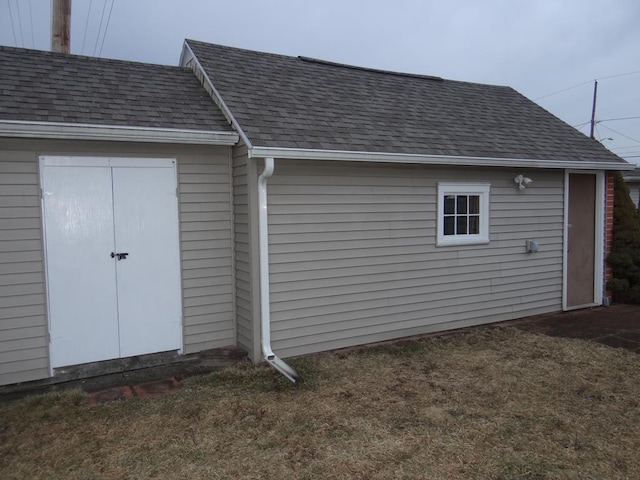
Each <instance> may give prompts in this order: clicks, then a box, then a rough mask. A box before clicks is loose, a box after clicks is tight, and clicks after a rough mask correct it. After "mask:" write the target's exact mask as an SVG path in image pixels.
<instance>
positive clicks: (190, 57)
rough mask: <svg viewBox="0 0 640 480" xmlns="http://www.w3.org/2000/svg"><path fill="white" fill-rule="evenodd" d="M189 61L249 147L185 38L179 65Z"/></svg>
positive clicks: (242, 131) (248, 141) (246, 137)
mask: <svg viewBox="0 0 640 480" xmlns="http://www.w3.org/2000/svg"><path fill="white" fill-rule="evenodd" d="M190 61H193V62H194V64H195V67H196V69H197V71H198V72H199V73H200V74H201V75H202V79H201V81H202V82H203V87H204V89H205V90H206V91H207V93H209V96H210V97H211V99H212V100H213V101H214V102H215V104H216V105H217V106H218V107H219V108H220V110H221V111H222V114H223V115H224V116H225V118H226V119H227V121H228V122H229V123H230V124H231V126H232V127H233V128H234V129H235V130H236V131H237V132H238V133H239V135H240V138H241V139H242V141H243V142H244V143H245V145H247V146H248V147H251V141H250V140H249V137H248V136H247V135H246V133H245V132H244V130H243V129H242V127H241V126H240V124H239V123H238V121H237V120H236V117H235V116H234V115H233V112H231V109H230V108H229V106H228V105H227V103H226V102H225V101H224V98H222V95H221V94H220V92H219V91H218V89H217V88H216V87H215V86H214V84H213V80H211V77H209V74H208V73H207V71H206V70H205V68H204V67H203V66H202V64H201V63H200V60H199V59H198V57H197V56H196V54H195V53H194V51H193V50H192V49H191V46H190V45H189V42H188V41H187V40H185V41H184V44H183V45H182V53H180V66H181V67H187V66H188V64H189V62H190ZM194 74H196V77H197V76H198V75H197V73H196V72H194ZM199 80H200V79H199Z"/></svg>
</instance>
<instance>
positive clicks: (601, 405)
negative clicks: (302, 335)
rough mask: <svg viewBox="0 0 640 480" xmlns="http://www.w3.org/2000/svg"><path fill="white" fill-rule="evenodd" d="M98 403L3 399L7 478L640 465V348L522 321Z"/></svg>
mask: <svg viewBox="0 0 640 480" xmlns="http://www.w3.org/2000/svg"><path fill="white" fill-rule="evenodd" d="M291 363H292V365H294V366H295V367H296V368H298V369H299V371H300V372H301V373H302V374H303V375H304V376H305V377H306V379H307V383H305V384H304V385H302V386H300V387H295V386H293V385H291V384H289V383H288V382H287V380H285V379H283V378H281V377H280V375H278V374H277V373H275V372H273V371H272V370H270V369H268V368H265V367H244V368H235V369H230V370H225V371H222V372H219V373H217V374H213V375H210V376H206V377H196V378H192V379H190V380H188V381H187V382H185V385H184V388H183V389H182V390H181V391H180V392H179V393H176V394H174V395H167V396H164V397H160V398H153V399H133V400H129V401H126V402H116V403H111V404H103V405H98V406H88V405H87V403H86V399H85V397H84V395H83V394H81V393H80V392H67V393H64V394H55V395H44V396H38V397H31V398H27V399H24V400H21V401H18V402H11V403H6V404H1V405H0V478H2V479H3V480H8V479H13V478H20V479H22V478H25V479H30V480H33V479H39V478H47V479H50V478H82V479H93V478H108V479H120V478H135V479H147V478H162V479H164V478H167V479H218V478H225V479H226V478H253V479H271V478H273V479H295V478H301V479H302V478H318V479H325V478H336V479H338V478H363V479H364V478H366V479H376V478H379V479H387V478H407V479H411V478H425V479H438V480H442V479H543V478H544V479H547V478H554V479H555V478H557V479H581V480H584V479H623V478H624V479H638V478H640V356H638V355H636V354H634V353H631V352H627V351H625V350H619V349H611V348H608V347H605V346H601V345H597V344H594V343H589V342H585V341H581V340H570V339H562V338H551V337H546V336H542V335H535V334H531V333H525V332H522V331H519V330H517V329H515V328H512V327H502V328H488V327H487V328H479V329H473V330H469V331H466V332H463V333H456V334H452V335H447V336H443V337H439V338H428V339H424V340H421V341H418V342H414V343H409V344H405V345H403V346H381V347H377V348H373V349H368V350H364V351H360V352H356V353H351V354H322V355H316V356H311V357H306V358H301V359H297V360H292V361H291Z"/></svg>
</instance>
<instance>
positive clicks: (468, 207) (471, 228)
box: [443, 195, 480, 236]
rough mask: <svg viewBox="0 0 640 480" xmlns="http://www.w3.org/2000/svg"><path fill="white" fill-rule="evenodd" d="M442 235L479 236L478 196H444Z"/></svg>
mask: <svg viewBox="0 0 640 480" xmlns="http://www.w3.org/2000/svg"><path fill="white" fill-rule="evenodd" d="M443 200H444V235H447V236H450V235H479V234H480V195H444V197H443Z"/></svg>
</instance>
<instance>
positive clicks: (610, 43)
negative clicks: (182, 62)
mask: <svg viewBox="0 0 640 480" xmlns="http://www.w3.org/2000/svg"><path fill="white" fill-rule="evenodd" d="M72 6H73V8H72V29H71V39H72V40H71V50H72V53H77V54H81V53H83V54H85V55H96V56H97V55H100V56H102V57H109V58H119V59H125V60H136V61H142V62H154V63H165V64H169V65H176V64H177V62H178V58H179V55H180V51H181V48H182V43H183V40H184V39H185V38H193V39H196V40H202V41H206V42H211V43H220V44H223V45H230V46H236V47H242V48H248V49H253V50H261V51H268V52H274V53H282V54H286V55H305V56H308V57H316V58H321V59H325V60H333V61H336V62H342V63H349V64H355V65H361V66H367V67H374V68H381V69H389V70H397V71H403V72H412V73H421V74H427V75H437V76H441V77H444V78H449V79H455V80H465V81H472V82H480V83H491V84H498V85H509V86H511V87H513V88H515V89H516V90H518V91H519V92H521V93H522V94H524V95H526V96H527V97H529V98H530V99H532V100H535V101H536V102H538V103H539V104H540V105H542V106H543V107H544V108H546V109H547V110H549V111H551V112H552V113H554V114H555V115H557V116H559V117H560V118H562V119H563V120H565V121H566V122H568V123H569V124H571V125H574V126H578V128H579V129H580V130H581V131H582V132H585V133H587V134H588V132H589V125H588V122H589V119H590V115H591V103H592V96H593V80H594V79H599V85H598V107H597V114H596V119H597V120H599V121H600V123H598V125H597V132H596V138H598V139H601V140H602V141H603V143H604V145H605V146H607V147H608V148H610V149H611V150H612V151H614V152H615V153H617V154H619V155H621V156H623V157H624V158H627V160H628V161H630V162H632V163H640V1H638V0H524V1H520V0H446V1H445V0H440V1H432V0H361V1H360V0H358V1H356V0H351V1H350V0H316V1H312V0H307V1H303V0H227V1H216V0H180V1H177V0H173V1H170V0H72ZM90 6H91V8H89V7H90ZM112 6H113V7H112ZM109 13H111V15H110V16H109ZM12 19H13V22H12ZM107 26H108V28H107ZM105 31H106V35H105ZM50 32H51V0H0V44H2V45H11V46H24V47H27V48H37V49H41V50H48V49H49V47H50ZM608 77H613V78H608ZM577 85H579V86H577ZM569 87H575V88H569ZM564 89H567V90H565V91H562V90H564ZM555 92H560V93H555ZM554 93H555V94H554ZM551 94H553V95H551ZM629 117H635V118H632V119H629ZM618 119H624V120H618ZM580 124H583V125H582V126H579V125H580Z"/></svg>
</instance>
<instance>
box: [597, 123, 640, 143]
mask: <svg viewBox="0 0 640 480" xmlns="http://www.w3.org/2000/svg"><path fill="white" fill-rule="evenodd" d="M602 126H603V127H604V128H606V129H607V130H611V131H612V132H613V133H617V134H618V135H622V136H623V137H625V138H628V139H629V140H632V141H634V142H636V143H640V140H638V139H635V138H633V137H630V136H629V135H625V134H624V133H622V132H619V131H617V130H614V129H613V128H611V127H607V126H606V125H602Z"/></svg>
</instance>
